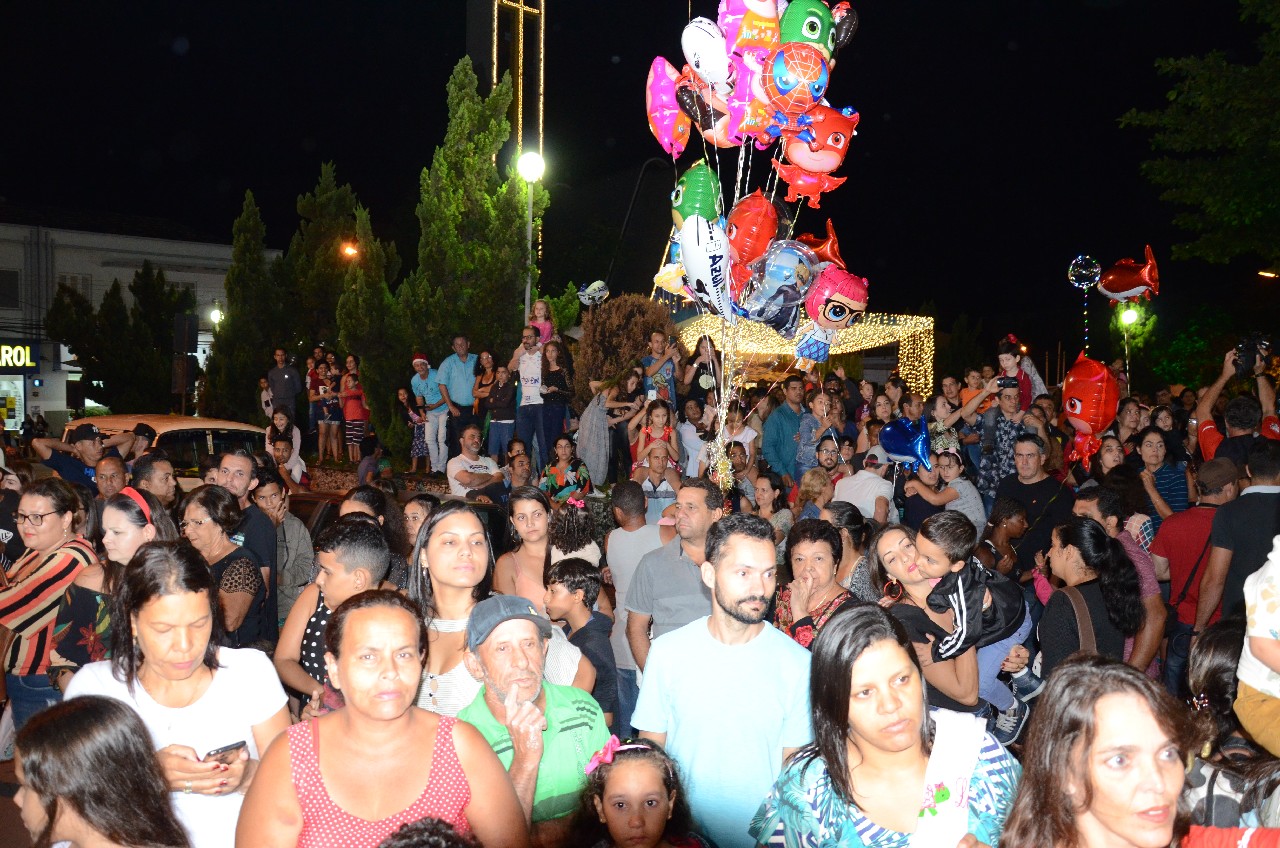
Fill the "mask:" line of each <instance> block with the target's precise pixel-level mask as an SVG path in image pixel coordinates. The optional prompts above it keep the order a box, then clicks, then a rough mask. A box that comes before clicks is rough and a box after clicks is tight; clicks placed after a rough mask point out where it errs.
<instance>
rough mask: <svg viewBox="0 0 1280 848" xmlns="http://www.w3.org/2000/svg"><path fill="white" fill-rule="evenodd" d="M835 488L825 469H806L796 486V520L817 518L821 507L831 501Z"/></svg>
mask: <svg viewBox="0 0 1280 848" xmlns="http://www.w3.org/2000/svg"><path fill="white" fill-rule="evenodd" d="M835 490H836V487H835V484H834V483H832V482H831V478H830V477H829V476H827V472H826V471H825V470H823V469H821V468H811V469H809V470H808V471H806V472H805V475H804V476H803V477H801V478H800V485H799V486H797V487H796V503H795V513H796V520H797V521H800V520H802V519H805V518H817V517H818V514H819V513H821V512H822V508H823V507H825V506H826V505H827V504H829V503H831V498H832V497H834V496H835Z"/></svg>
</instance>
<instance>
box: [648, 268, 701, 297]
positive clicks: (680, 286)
mask: <svg viewBox="0 0 1280 848" xmlns="http://www.w3.org/2000/svg"><path fill="white" fill-rule="evenodd" d="M653 285H654V287H655V288H660V289H662V290H663V291H664V292H668V293H670V294H674V295H676V296H677V297H682V298H684V299H685V300H692V299H693V296H692V295H691V294H690V293H689V289H688V288H686V287H685V284H684V266H683V265H681V264H680V263H679V262H668V263H666V264H665V265H663V266H662V267H661V268H659V269H658V273H656V274H654V275H653Z"/></svg>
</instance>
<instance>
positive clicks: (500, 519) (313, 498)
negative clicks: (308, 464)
mask: <svg viewBox="0 0 1280 848" xmlns="http://www.w3.org/2000/svg"><path fill="white" fill-rule="evenodd" d="M412 495H413V493H412V492H409V493H406V494H405V495H402V496H401V502H403V501H404V500H406V499H407V498H408V497H412ZM345 496H346V492H295V493H293V494H291V495H290V496H289V511H290V512H292V513H293V514H294V515H296V516H297V517H298V518H299V519H300V520H301V521H302V523H303V524H305V525H306V526H307V531H308V532H310V533H311V539H312V541H314V540H315V539H316V537H317V536H319V535H320V532H321V531H322V530H324V528H326V527H328V526H329V525H330V524H332V523H333V522H334V521H335V520H337V518H338V507H339V505H341V503H342V499H343V497H345ZM442 500H457V498H455V497H452V496H448V495H446V496H444V497H443V498H442ZM467 505H468V506H470V507H471V508H472V509H473V510H475V511H476V514H477V515H479V516H480V520H481V521H482V522H484V527H485V532H486V533H487V534H488V536H489V546H490V547H491V548H492V549H493V558H494V559H495V560H496V559H497V558H498V557H500V556H502V555H503V554H505V553H506V552H507V551H509V550H511V547H512V538H511V521H510V519H508V518H507V510H506V507H503V506H499V505H497V504H491V503H478V502H476V501H468V502H467Z"/></svg>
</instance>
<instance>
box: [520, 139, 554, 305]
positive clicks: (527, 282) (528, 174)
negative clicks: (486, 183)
mask: <svg viewBox="0 0 1280 848" xmlns="http://www.w3.org/2000/svg"><path fill="white" fill-rule="evenodd" d="M546 169H547V163H546V162H544V161H543V159H542V157H541V156H539V155H538V154H537V153H535V152H533V151H530V152H528V153H524V154H522V155H521V156H520V158H519V159H517V160H516V171H517V172H518V173H519V174H520V178H521V179H523V180H524V184H525V191H526V193H527V194H528V195H529V207H528V208H529V215H528V218H527V219H526V221H525V233H524V238H525V241H524V244H525V250H526V251H527V256H528V260H529V266H528V268H527V269H526V270H525V274H524V316H523V317H522V318H521V322H522V323H524V322H527V321H528V320H529V294H530V290H531V289H532V288H533V184H534V183H536V182H537V181H538V180H540V179H542V174H543V173H544V172H545V171H546Z"/></svg>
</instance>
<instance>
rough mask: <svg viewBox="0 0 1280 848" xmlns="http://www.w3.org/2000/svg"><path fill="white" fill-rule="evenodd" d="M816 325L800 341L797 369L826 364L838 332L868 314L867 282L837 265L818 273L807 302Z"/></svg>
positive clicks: (813, 324) (806, 310)
mask: <svg viewBox="0 0 1280 848" xmlns="http://www.w3.org/2000/svg"><path fill="white" fill-rule="evenodd" d="M804 308H805V312H807V313H808V314H809V318H810V319H811V320H812V321H813V323H812V324H811V325H810V326H809V328H808V329H806V330H805V331H804V332H803V333H801V334H800V338H799V339H797V341H796V357H797V358H796V363H795V368H796V369H797V370H799V371H808V370H809V369H811V368H812V367H813V366H814V365H816V364H817V363H819V362H826V361H827V357H828V356H829V355H830V353H831V343H832V342H833V341H835V338H836V333H838V332H840V331H841V330H843V329H844V328H845V327H848V326H851V325H852V324H853V323H854V322H855V321H857V320H858V319H860V318H861V317H862V315H863V313H864V312H866V311H867V281H866V279H865V278H863V277H859V276H858V275H856V274H850V273H849V272H848V271H845V270H844V269H842V268H837V267H836V266H835V265H828V266H826V267H825V268H823V269H822V272H821V273H819V274H818V277H817V279H815V280H814V281H813V285H811V286H810V287H809V294H808V296H807V297H805V300H804Z"/></svg>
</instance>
